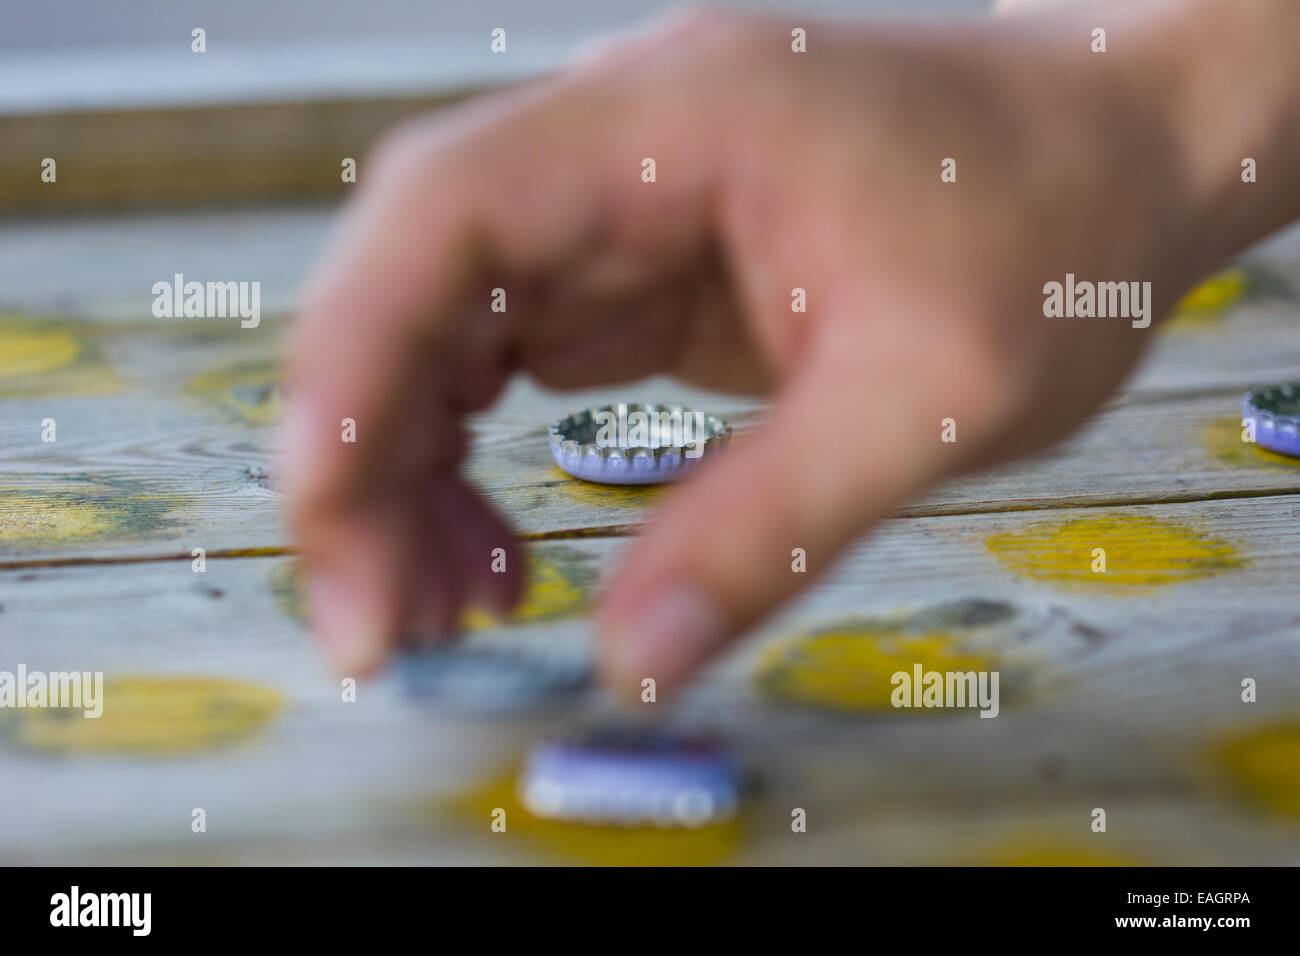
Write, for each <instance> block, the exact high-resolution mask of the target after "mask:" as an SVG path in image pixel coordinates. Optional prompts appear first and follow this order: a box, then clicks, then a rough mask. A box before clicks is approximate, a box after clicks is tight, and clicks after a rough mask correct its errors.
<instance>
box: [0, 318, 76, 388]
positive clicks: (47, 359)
mask: <svg viewBox="0 0 1300 956" xmlns="http://www.w3.org/2000/svg"><path fill="white" fill-rule="evenodd" d="M80 353H81V346H79V345H78V344H77V340H76V339H75V338H73V337H72V336H71V335H70V334H68V332H66V331H64V330H63V329H60V328H57V327H56V328H49V329H47V328H43V327H41V326H39V325H35V324H30V323H27V324H24V323H12V322H6V323H4V325H3V328H2V330H0V378H20V377H22V376H25V375H42V374H44V373H45V372H49V371H52V370H53V369H56V368H60V367H62V366H64V365H68V364H69V363H71V362H74V361H76V358H77V356H78V355H79V354H80Z"/></svg>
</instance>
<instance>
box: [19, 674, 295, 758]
mask: <svg viewBox="0 0 1300 956" xmlns="http://www.w3.org/2000/svg"><path fill="white" fill-rule="evenodd" d="M283 706H284V699H283V697H282V696H281V695H280V694H279V692H277V691H275V690H273V689H271V688H269V687H264V686H261V685H258V684H251V683H245V682H243V681H235V680H220V679H215V678H207V677H146V676H130V677H120V678H115V679H112V680H107V681H105V682H104V688H103V707H104V710H103V714H102V715H101V716H100V717H98V718H87V717H85V716H83V713H82V711H81V710H77V709H68V708H39V709H25V708H24V709H16V708H6V710H5V711H4V712H3V714H2V715H0V716H3V717H4V718H5V719H4V722H3V723H2V724H0V727H3V729H4V731H5V733H4V737H5V738H6V739H7V740H8V741H9V742H10V743H11V744H13V745H15V746H18V747H22V748H24V749H27V750H37V751H41V752H44V753H56V754H116V755H124V756H125V755H149V756H162V755H168V754H180V753H194V752H197V751H203V750H213V749H216V748H220V747H227V746H231V745H233V744H237V743H240V742H243V741H245V740H247V739H249V738H250V737H252V736H253V735H254V734H256V733H257V732H258V731H260V730H261V729H262V728H264V727H265V726H266V725H267V724H268V723H270V721H271V720H272V718H274V717H275V716H276V715H277V714H278V713H279V712H280V711H281V709H282V708H283Z"/></svg>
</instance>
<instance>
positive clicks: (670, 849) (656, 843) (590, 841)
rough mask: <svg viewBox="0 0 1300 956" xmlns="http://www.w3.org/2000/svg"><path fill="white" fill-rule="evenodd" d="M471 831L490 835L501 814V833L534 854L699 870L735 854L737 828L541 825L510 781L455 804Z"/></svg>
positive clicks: (501, 780)
mask: <svg viewBox="0 0 1300 956" xmlns="http://www.w3.org/2000/svg"><path fill="white" fill-rule="evenodd" d="M454 809H455V811H456V813H457V815H458V816H461V817H462V818H463V819H464V820H465V821H466V823H467V824H468V825H470V826H481V827H482V832H483V833H484V834H489V833H490V832H491V830H490V824H491V822H492V817H493V811H495V810H504V811H505V814H506V818H505V822H506V832H507V833H512V834H516V835H518V836H519V837H521V838H522V839H523V840H524V841H525V842H526V843H527V844H528V845H529V846H530V847H531V848H532V849H533V850H535V851H539V852H542V853H548V854H554V855H555V856H557V857H560V858H566V859H572V860H575V861H581V862H586V863H594V864H597V865H599V866H700V865H709V864H714V863H720V862H723V861H724V860H726V859H727V857H729V856H731V855H732V854H733V853H735V851H736V848H737V847H738V845H739V844H740V840H741V824H740V821H739V819H736V818H733V819H731V820H729V821H727V822H725V823H720V824H716V825H713V826H704V827H698V828H696V829H684V828H669V827H654V826H642V827H620V826H592V825H589V824H583V823H567V822H559V821H555V820H544V819H542V818H540V817H535V816H533V815H532V814H530V813H529V812H528V811H527V810H526V809H524V807H523V804H522V803H520V801H519V798H518V796H517V795H516V793H515V776H514V775H510V776H508V777H504V778H497V779H493V780H490V781H489V782H487V783H486V784H485V785H484V786H482V787H481V788H479V789H478V790H476V791H475V792H473V793H469V794H466V795H464V796H463V797H461V798H460V799H459V800H457V801H456V806H455V807H454Z"/></svg>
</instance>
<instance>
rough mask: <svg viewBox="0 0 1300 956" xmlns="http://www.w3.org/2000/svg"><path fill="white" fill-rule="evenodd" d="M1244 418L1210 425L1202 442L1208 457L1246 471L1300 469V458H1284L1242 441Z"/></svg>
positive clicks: (1204, 432) (1228, 419)
mask: <svg viewBox="0 0 1300 956" xmlns="http://www.w3.org/2000/svg"><path fill="white" fill-rule="evenodd" d="M1241 433H1242V425H1241V419H1240V418H1224V419H1220V420H1218V421H1214V422H1211V423H1210V424H1208V425H1206V426H1205V428H1204V429H1203V430H1202V432H1201V442H1202V444H1203V445H1204V447H1205V451H1206V453H1207V454H1208V455H1209V456H1210V457H1211V458H1214V459H1216V460H1217V461H1221V462H1223V463H1224V464H1228V465H1234V466H1238V467H1245V468H1259V467H1270V466H1274V467H1282V468H1296V467H1300V458H1292V457H1291V456H1290V455H1280V454H1278V453H1277V452H1275V451H1269V450H1268V449H1267V448H1261V447H1260V446H1259V445H1258V444H1257V443H1255V442H1248V441H1242V440H1241Z"/></svg>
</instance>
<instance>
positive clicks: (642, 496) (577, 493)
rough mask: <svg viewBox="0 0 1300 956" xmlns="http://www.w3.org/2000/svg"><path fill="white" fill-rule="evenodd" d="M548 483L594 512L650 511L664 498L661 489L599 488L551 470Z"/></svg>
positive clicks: (605, 486) (629, 486) (642, 487)
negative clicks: (612, 510)
mask: <svg viewBox="0 0 1300 956" xmlns="http://www.w3.org/2000/svg"><path fill="white" fill-rule="evenodd" d="M550 479H551V481H553V482H554V483H555V484H554V487H556V488H559V489H560V490H561V491H562V492H563V493H564V494H565V496H567V497H568V498H570V499H571V500H573V501H575V502H577V503H579V504H584V505H590V506H591V507H594V508H649V507H653V506H654V505H656V504H658V502H659V501H660V499H662V498H663V494H664V485H602V484H598V483H597V482H594V481H583V480H582V479H580V478H574V477H572V476H571V475H567V474H565V473H564V472H563V471H562V470H560V468H559V466H558V465H553V466H552V467H551V472H550Z"/></svg>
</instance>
